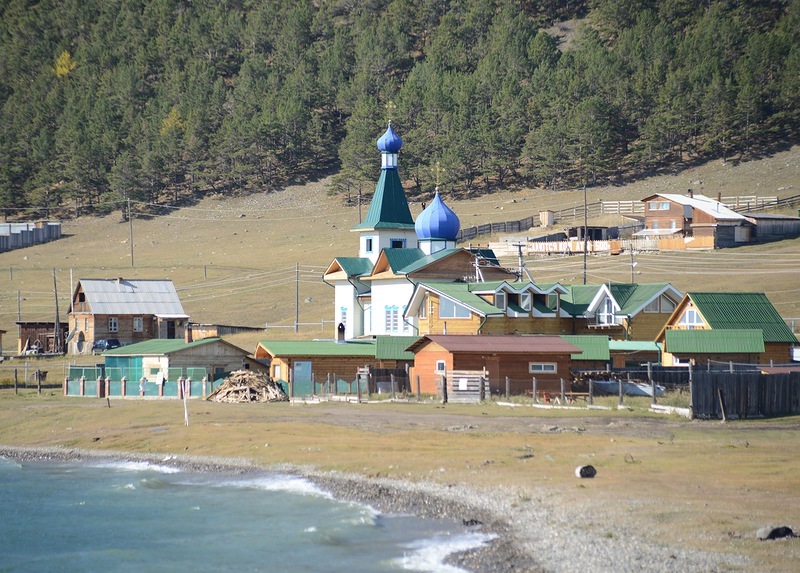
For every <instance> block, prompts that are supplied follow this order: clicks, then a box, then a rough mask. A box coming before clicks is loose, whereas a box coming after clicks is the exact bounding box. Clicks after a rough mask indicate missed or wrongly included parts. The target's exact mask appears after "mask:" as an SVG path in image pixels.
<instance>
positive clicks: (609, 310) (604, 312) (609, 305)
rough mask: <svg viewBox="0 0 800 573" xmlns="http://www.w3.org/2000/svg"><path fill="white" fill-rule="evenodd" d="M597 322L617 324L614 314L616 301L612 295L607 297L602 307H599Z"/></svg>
mask: <svg viewBox="0 0 800 573" xmlns="http://www.w3.org/2000/svg"><path fill="white" fill-rule="evenodd" d="M595 317H596V320H597V324H616V321H615V319H616V317H615V316H614V302H613V301H612V300H611V297H606V298H605V299H603V302H601V303H600V308H598V309H597V314H596V315H595Z"/></svg>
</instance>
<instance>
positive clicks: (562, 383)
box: [561, 378, 567, 404]
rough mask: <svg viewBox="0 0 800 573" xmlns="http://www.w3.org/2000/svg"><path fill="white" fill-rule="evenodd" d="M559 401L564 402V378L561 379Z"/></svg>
mask: <svg viewBox="0 0 800 573" xmlns="http://www.w3.org/2000/svg"><path fill="white" fill-rule="evenodd" d="M561 403H562V404H566V403H567V402H566V396H564V379H563V378H562V379H561Z"/></svg>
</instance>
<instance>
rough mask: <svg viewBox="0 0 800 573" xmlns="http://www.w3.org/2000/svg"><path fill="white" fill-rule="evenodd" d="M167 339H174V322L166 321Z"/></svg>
mask: <svg viewBox="0 0 800 573" xmlns="http://www.w3.org/2000/svg"><path fill="white" fill-rule="evenodd" d="M167 338H169V339H173V338H175V321H174V320H168V321H167Z"/></svg>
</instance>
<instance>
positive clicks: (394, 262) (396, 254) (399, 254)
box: [383, 249, 426, 273]
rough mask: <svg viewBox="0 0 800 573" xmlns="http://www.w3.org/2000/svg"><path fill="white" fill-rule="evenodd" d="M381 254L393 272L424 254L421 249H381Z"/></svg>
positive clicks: (401, 269) (398, 271)
mask: <svg viewBox="0 0 800 573" xmlns="http://www.w3.org/2000/svg"><path fill="white" fill-rule="evenodd" d="M383 255H384V256H385V257H386V260H387V261H388V263H389V267H390V268H391V269H392V271H393V272H395V273H401V272H403V268H404V267H407V266H409V265H410V264H412V263H414V262H416V261H418V260H419V259H422V258H424V257H425V256H426V255H425V253H424V252H423V251H422V249H383Z"/></svg>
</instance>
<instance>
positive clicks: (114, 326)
mask: <svg viewBox="0 0 800 573" xmlns="http://www.w3.org/2000/svg"><path fill="white" fill-rule="evenodd" d="M108 331H109V332H119V318H117V317H116V316H109V317H108Z"/></svg>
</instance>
